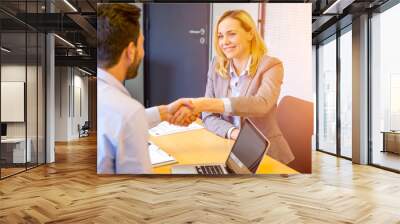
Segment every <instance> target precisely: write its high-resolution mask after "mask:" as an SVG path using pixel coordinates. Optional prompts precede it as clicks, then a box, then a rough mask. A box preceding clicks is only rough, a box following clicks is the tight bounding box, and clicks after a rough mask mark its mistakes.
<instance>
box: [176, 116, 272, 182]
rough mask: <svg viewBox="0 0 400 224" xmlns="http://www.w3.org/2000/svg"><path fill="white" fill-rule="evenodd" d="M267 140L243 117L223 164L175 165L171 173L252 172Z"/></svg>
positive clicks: (262, 154)
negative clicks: (235, 138) (236, 136)
mask: <svg viewBox="0 0 400 224" xmlns="http://www.w3.org/2000/svg"><path fill="white" fill-rule="evenodd" d="M269 145H270V143H269V141H268V140H267V139H266V138H265V137H264V135H263V134H262V133H261V132H260V131H259V130H258V129H257V128H256V126H255V125H254V124H253V123H252V122H251V121H250V120H249V119H247V118H246V119H245V120H244V123H243V126H242V128H241V130H240V133H239V136H238V138H237V140H236V142H235V144H234V145H233V147H232V149H231V152H230V154H229V156H228V158H227V160H226V162H225V164H194V165H175V166H172V168H171V173H172V174H205V175H224V174H254V173H256V171H257V169H258V166H259V165H260V163H261V160H262V159H263V158H264V155H265V153H266V152H267V150H268V148H269Z"/></svg>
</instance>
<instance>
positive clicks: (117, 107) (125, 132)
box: [97, 68, 160, 174]
mask: <svg viewBox="0 0 400 224" xmlns="http://www.w3.org/2000/svg"><path fill="white" fill-rule="evenodd" d="M97 120H98V124H97V126H98V127H97V173H98V174H146V173H151V172H152V170H151V168H152V167H151V162H150V156H149V152H148V145H147V142H148V128H149V127H153V126H155V125H157V124H158V123H159V122H160V114H159V111H158V108H157V107H152V108H149V109H146V110H145V109H144V107H143V105H142V104H140V103H139V102H138V101H136V100H135V99H133V98H132V97H131V95H130V94H129V92H128V91H127V90H126V88H125V87H124V86H123V84H122V83H121V82H120V81H118V80H117V79H116V78H114V77H113V76H112V75H110V74H108V73H107V72H106V71H104V70H102V69H100V68H98V69H97Z"/></svg>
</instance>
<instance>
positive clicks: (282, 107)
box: [277, 96, 314, 173]
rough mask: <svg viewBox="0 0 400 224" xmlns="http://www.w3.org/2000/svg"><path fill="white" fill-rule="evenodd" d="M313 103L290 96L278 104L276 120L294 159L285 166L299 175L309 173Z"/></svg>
mask: <svg viewBox="0 0 400 224" xmlns="http://www.w3.org/2000/svg"><path fill="white" fill-rule="evenodd" d="M313 116H314V107H313V103H312V102H309V101H305V100H301V99H299V98H296V97H292V96H285V97H283V98H282V100H281V101H280V102H279V105H278V110H277V119H278V124H279V127H280V128H281V131H282V134H283V136H284V137H285V139H286V141H287V142H288V143H289V146H290V149H291V150H292V152H293V154H294V156H295V159H294V160H293V161H292V162H290V163H289V164H287V165H288V166H289V167H290V168H292V169H295V170H297V171H299V172H300V173H311V162H312V160H311V150H312V145H311V140H312V135H313V128H314V119H313Z"/></svg>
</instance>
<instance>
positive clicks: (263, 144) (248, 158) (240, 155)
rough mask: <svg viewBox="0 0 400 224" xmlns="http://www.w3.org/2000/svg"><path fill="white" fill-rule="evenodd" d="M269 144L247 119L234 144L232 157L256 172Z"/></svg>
mask: <svg viewBox="0 0 400 224" xmlns="http://www.w3.org/2000/svg"><path fill="white" fill-rule="evenodd" d="M268 144H269V143H268V141H267V140H266V139H265V137H264V136H263V135H262V134H261V133H259V131H258V130H257V129H256V128H255V127H254V126H253V124H252V123H250V122H249V121H248V120H247V119H245V122H244V123H243V126H242V128H241V130H240V133H239V136H238V138H237V140H236V142H235V144H234V145H233V148H232V151H231V154H230V157H234V160H235V162H236V163H238V161H237V160H239V161H240V162H241V163H242V164H243V165H244V166H246V167H247V168H248V169H249V170H250V171H251V172H252V173H255V172H256V171H257V168H258V166H259V165H260V162H261V160H262V159H263V158H264V153H265V150H266V149H267V147H268ZM232 154H234V155H232ZM240 162H239V163H240Z"/></svg>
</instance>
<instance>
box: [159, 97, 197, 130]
mask: <svg viewBox="0 0 400 224" xmlns="http://www.w3.org/2000/svg"><path fill="white" fill-rule="evenodd" d="M198 109H199V108H196V106H195V104H194V101H193V100H192V99H190V98H181V99H178V100H176V101H174V102H172V103H170V104H168V105H163V106H160V107H159V111H160V117H161V120H162V121H168V122H169V123H171V124H174V125H178V126H188V125H190V124H191V123H192V122H194V121H196V119H197V118H198V117H199V115H200V112H201V111H199V110H198Z"/></svg>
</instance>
